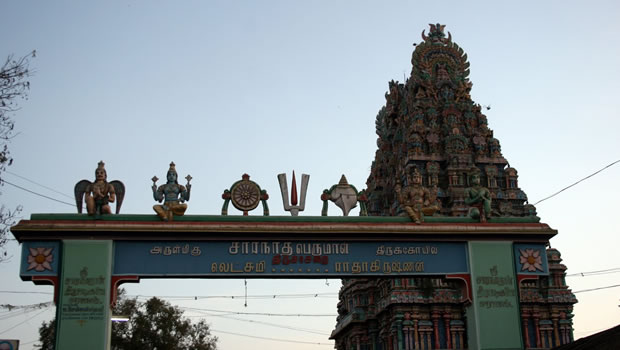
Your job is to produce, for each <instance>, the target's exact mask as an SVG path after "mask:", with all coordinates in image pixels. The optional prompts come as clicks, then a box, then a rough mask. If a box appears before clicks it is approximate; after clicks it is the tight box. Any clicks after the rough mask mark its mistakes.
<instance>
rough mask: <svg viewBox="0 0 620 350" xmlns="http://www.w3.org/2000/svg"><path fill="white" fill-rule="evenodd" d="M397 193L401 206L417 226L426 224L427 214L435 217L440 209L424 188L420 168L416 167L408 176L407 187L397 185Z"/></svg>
mask: <svg viewBox="0 0 620 350" xmlns="http://www.w3.org/2000/svg"><path fill="white" fill-rule="evenodd" d="M395 191H396V195H397V197H398V201H399V202H400V204H401V206H402V207H403V209H405V211H406V212H407V215H409V217H410V218H411V220H413V222H415V223H416V224H421V223H422V222H424V215H425V214H426V215H433V213H434V212H435V211H436V210H438V209H439V208H437V207H436V203H434V202H433V201H431V193H430V191H429V190H428V189H427V188H426V187H424V186H422V175H421V174H420V172H419V171H418V168H415V167H414V168H413V172H412V173H411V174H409V175H407V186H406V187H405V188H401V186H400V184H399V183H397V184H396V186H395Z"/></svg>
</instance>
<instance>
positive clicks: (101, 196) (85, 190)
mask: <svg viewBox="0 0 620 350" xmlns="http://www.w3.org/2000/svg"><path fill="white" fill-rule="evenodd" d="M73 192H74V194H75V203H76V206H77V210H78V213H82V208H83V204H84V203H83V199H84V200H85V201H86V212H87V213H88V215H94V216H95V217H99V216H100V215H101V214H110V213H111V212H112V210H111V209H110V203H114V201H115V200H116V214H118V213H119V212H120V210H121V205H122V204H123V198H125V185H123V183H122V182H120V181H118V180H114V181H110V182H108V173H107V172H106V170H105V163H104V162H103V161H100V162H99V164H97V169H95V181H94V182H90V181H88V180H81V181H79V182H78V183H77V184H75V188H74V191H73Z"/></svg>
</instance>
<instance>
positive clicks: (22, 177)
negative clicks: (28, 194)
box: [5, 170, 73, 199]
mask: <svg viewBox="0 0 620 350" xmlns="http://www.w3.org/2000/svg"><path fill="white" fill-rule="evenodd" d="M5 173H7V174H11V175H13V176H17V177H19V178H20V179H22V180H26V181H28V182H30V183H33V184H35V185H37V186H41V187H43V188H45V189H46V190H50V191H52V192H55V193H57V194H59V195H61V196H64V197H67V198H69V199H73V197H71V196H70V195H68V194H66V193H63V192H60V191H57V190H55V189H53V188H51V187H48V186H45V185H42V184H40V183H38V182H36V181H34V180H30V179H29V178H27V177H25V176H21V175H19V174H15V173H14V172H12V171H9V170H5Z"/></svg>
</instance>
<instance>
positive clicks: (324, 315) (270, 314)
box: [187, 308, 338, 317]
mask: <svg viewBox="0 0 620 350" xmlns="http://www.w3.org/2000/svg"><path fill="white" fill-rule="evenodd" d="M187 309H192V310H197V311H207V312H220V313H223V314H227V315H258V316H278V317H336V316H338V315H336V314H300V313H297V314H296V313H291V314H287V313H272V312H241V311H229V310H214V309H201V308H187Z"/></svg>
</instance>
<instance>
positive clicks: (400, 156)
mask: <svg viewBox="0 0 620 350" xmlns="http://www.w3.org/2000/svg"><path fill="white" fill-rule="evenodd" d="M430 26H431V29H430V32H429V34H428V36H426V35H425V33H424V32H422V38H423V39H424V41H423V42H422V43H420V44H418V45H417V46H416V49H415V50H414V52H413V55H412V59H411V63H412V64H413V68H412V71H411V76H410V77H409V79H407V81H406V82H405V83H404V84H402V83H399V82H395V81H391V82H390V83H389V92H388V93H386V95H385V97H386V104H385V106H384V107H382V108H381V110H380V111H379V113H378V115H377V118H376V131H377V135H378V136H379V137H378V139H377V146H378V149H377V151H376V155H375V160H374V161H373V163H372V167H371V173H370V176H369V177H368V180H367V189H366V193H367V194H368V213H369V215H374V216H396V215H406V213H405V212H404V208H403V207H402V206H401V204H400V203H399V201H398V198H397V194H396V190H395V188H396V187H397V184H399V185H400V184H403V185H407V179H408V175H409V174H411V173H413V171H414V170H417V172H419V173H421V174H422V175H423V176H422V178H423V186H424V187H426V188H428V189H429V190H430V193H431V201H432V202H435V203H436V204H437V205H438V206H439V208H440V209H439V211H438V212H437V213H436V214H435V215H440V216H448V217H464V216H467V215H468V210H469V206H467V205H466V204H465V197H466V192H465V189H466V188H467V187H471V186H472V184H470V183H469V176H468V174H470V173H471V172H472V171H474V170H476V168H477V170H478V171H479V173H480V178H481V184H482V186H485V187H487V188H488V189H489V191H490V193H491V197H492V207H491V216H492V217H525V216H535V215H536V209H535V207H534V206H533V205H531V204H527V196H526V194H525V193H524V192H523V191H522V190H521V189H520V188H519V184H518V177H517V170H516V169H515V168H512V167H510V165H509V163H508V161H507V160H506V159H505V158H504V157H503V156H502V153H501V147H500V142H499V140H498V139H496V138H495V137H494V136H493V131H492V130H491V129H489V127H488V123H487V118H486V116H485V115H484V114H483V110H485V109H486V108H485V107H482V106H480V105H479V104H476V103H474V101H472V99H471V97H470V90H471V88H472V83H471V82H470V81H469V79H468V75H469V63H468V62H467V55H466V54H465V52H464V51H463V49H461V48H460V47H459V46H458V45H457V44H456V43H454V42H453V41H452V36H451V35H450V33H448V36H447V37H446V34H445V32H444V27H445V26H444V25H440V24H436V25H433V24H431V25H430ZM414 168H415V169H414ZM547 256H548V262H549V272H550V275H549V276H548V277H546V276H543V277H539V278H538V279H533V280H527V279H523V280H519V281H518V289H519V298H520V299H519V300H520V309H521V321H522V328H523V329H522V334H523V338H524V339H523V344H524V346H525V347H526V348H527V349H534V348H544V349H549V348H552V347H554V346H558V345H561V344H565V343H568V342H571V341H572V339H573V338H572V321H571V318H572V308H573V304H574V303H576V302H577V300H576V299H575V296H574V295H573V294H572V293H571V291H570V290H569V289H568V287H567V286H566V283H565V281H564V277H565V270H566V267H565V266H564V265H562V264H560V261H561V259H560V253H559V252H558V251H557V250H555V249H549V250H548V251H547ZM469 303H471V300H469V299H468V296H467V291H466V288H464V283H463V282H462V281H459V280H454V279H447V278H445V277H443V276H432V277H431V276H429V277H415V278H394V279H383V278H378V279H363V278H360V279H344V280H343V286H342V288H341V290H340V302H339V304H338V314H339V316H338V318H337V324H336V328H335V330H334V331H333V333H332V338H333V339H335V341H336V348H337V349H339V350H345V349H346V350H349V349H355V350H371V349H372V350H375V349H389V350H392V349H464V348H467V344H468V342H467V325H468V322H467V317H466V308H467V306H468V305H469Z"/></svg>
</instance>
